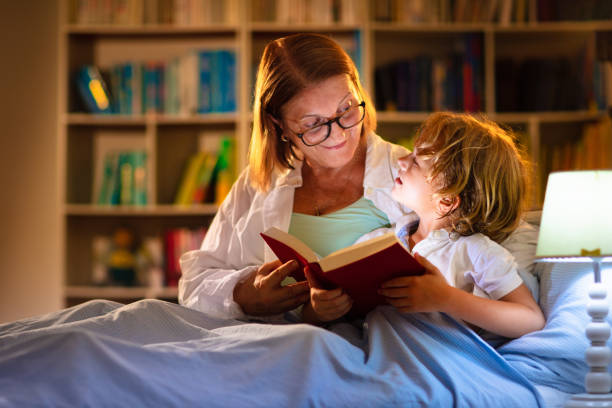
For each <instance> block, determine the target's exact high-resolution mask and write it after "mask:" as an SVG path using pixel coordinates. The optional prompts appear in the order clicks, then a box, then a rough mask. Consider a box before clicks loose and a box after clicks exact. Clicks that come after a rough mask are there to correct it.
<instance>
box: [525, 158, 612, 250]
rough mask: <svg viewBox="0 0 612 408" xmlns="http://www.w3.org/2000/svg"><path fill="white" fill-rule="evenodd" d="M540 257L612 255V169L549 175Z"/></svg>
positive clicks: (539, 240) (539, 243)
mask: <svg viewBox="0 0 612 408" xmlns="http://www.w3.org/2000/svg"><path fill="white" fill-rule="evenodd" d="M536 256H537V257H538V258H558V257H561V258H567V257H589V258H591V257H610V256H612V170H593V171H562V172H555V173H551V174H550V175H549V176H548V185H547V186H546V196H545V198H544V208H543V211H542V221H541V223H540V235H539V239H538V248H537V250H536Z"/></svg>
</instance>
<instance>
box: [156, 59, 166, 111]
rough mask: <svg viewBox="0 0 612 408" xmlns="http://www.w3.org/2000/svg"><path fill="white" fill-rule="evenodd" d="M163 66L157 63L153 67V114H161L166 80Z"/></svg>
mask: <svg viewBox="0 0 612 408" xmlns="http://www.w3.org/2000/svg"><path fill="white" fill-rule="evenodd" d="M165 71H166V68H165V65H164V64H163V63H159V64H157V65H156V66H155V112H158V113H161V112H163V106H164V99H165V98H166V94H165V92H164V89H165V87H164V81H165V80H166V75H165Z"/></svg>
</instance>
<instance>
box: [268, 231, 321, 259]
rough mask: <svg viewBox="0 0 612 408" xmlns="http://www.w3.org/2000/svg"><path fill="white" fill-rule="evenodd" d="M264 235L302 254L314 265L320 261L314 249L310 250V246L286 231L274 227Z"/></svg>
mask: <svg viewBox="0 0 612 408" xmlns="http://www.w3.org/2000/svg"><path fill="white" fill-rule="evenodd" d="M263 234H265V235H267V236H269V237H270V238H273V239H275V240H277V241H279V242H282V243H284V244H285V245H287V246H289V247H290V248H292V249H293V250H294V251H296V252H297V253H298V254H300V255H301V256H302V257H303V258H304V259H305V260H306V261H307V262H309V263H314V262H317V261H318V260H319V257H318V256H317V254H315V252H314V251H313V250H312V249H310V247H309V246H308V245H306V244H305V243H303V242H302V241H300V240H299V239H298V238H296V237H295V236H293V235H291V234H289V233H287V232H284V231H281V230H279V229H278V228H274V227H272V228H269V229H267V230H266V231H265V232H264V233H263ZM272 249H274V248H272Z"/></svg>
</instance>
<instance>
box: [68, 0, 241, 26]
mask: <svg viewBox="0 0 612 408" xmlns="http://www.w3.org/2000/svg"><path fill="white" fill-rule="evenodd" d="M237 1H238V0H197V1H185V0H121V1H85V0H70V3H69V4H70V16H71V21H72V22H74V23H76V24H79V25H95V24H105V25H108V24H111V25H118V26H134V25H145V24H146V25H149V24H172V25H175V26H179V27H182V26H186V27H202V26H206V25H210V24H214V23H228V24H229V23H234V22H235V21H236V14H237V4H236V2H237Z"/></svg>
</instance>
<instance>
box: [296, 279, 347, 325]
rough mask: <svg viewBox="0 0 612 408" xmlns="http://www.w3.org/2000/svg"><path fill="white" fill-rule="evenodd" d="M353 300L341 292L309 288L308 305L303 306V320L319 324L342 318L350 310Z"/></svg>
mask: <svg viewBox="0 0 612 408" xmlns="http://www.w3.org/2000/svg"><path fill="white" fill-rule="evenodd" d="M352 306H353V300H352V299H351V298H350V297H349V296H348V295H347V294H346V293H344V291H343V290H342V288H336V289H332V290H325V289H318V288H313V287H311V288H310V303H308V304H307V305H306V306H304V310H303V311H302V316H303V320H304V321H305V322H307V323H312V324H319V323H325V322H330V321H332V320H336V319H339V318H341V317H342V316H344V315H345V314H347V313H348V311H349V310H351V307H352Z"/></svg>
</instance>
